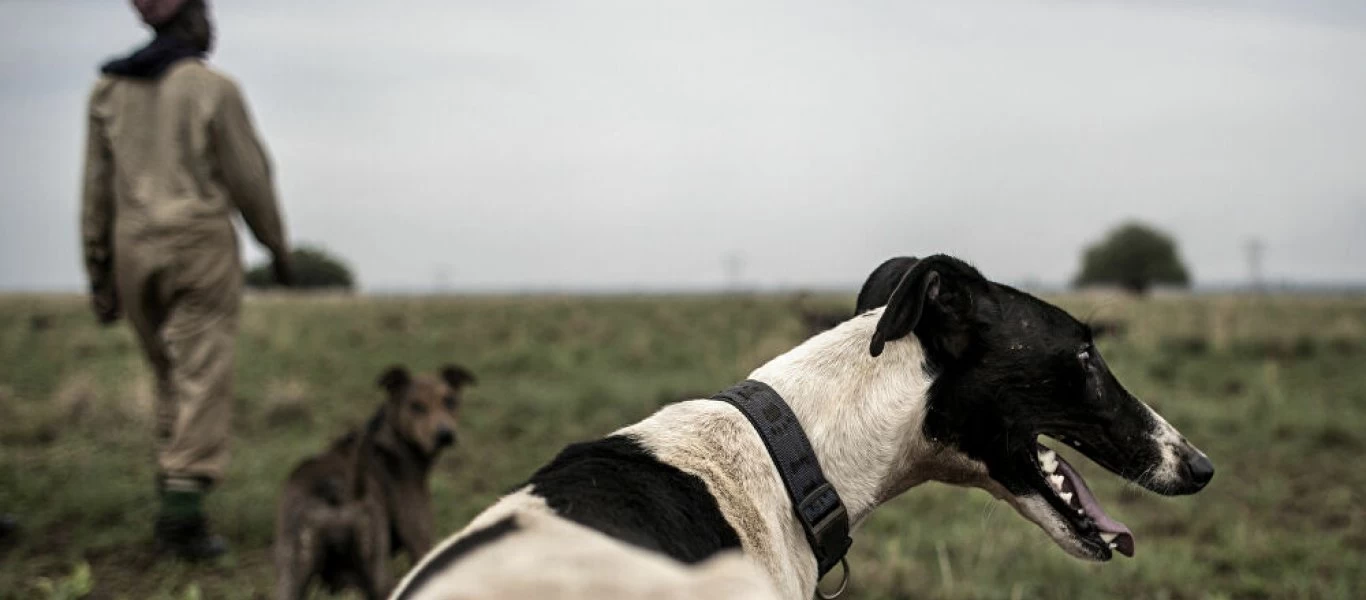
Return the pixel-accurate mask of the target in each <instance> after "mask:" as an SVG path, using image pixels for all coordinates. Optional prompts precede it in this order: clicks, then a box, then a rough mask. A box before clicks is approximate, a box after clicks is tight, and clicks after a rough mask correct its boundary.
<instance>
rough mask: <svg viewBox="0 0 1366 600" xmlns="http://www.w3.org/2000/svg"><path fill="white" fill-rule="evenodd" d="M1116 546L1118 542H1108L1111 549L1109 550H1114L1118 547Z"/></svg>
mask: <svg viewBox="0 0 1366 600" xmlns="http://www.w3.org/2000/svg"><path fill="white" fill-rule="evenodd" d="M1118 547H1119V544H1116V543H1114V542H1110V549H1111V550H1114V549H1115V548H1118Z"/></svg>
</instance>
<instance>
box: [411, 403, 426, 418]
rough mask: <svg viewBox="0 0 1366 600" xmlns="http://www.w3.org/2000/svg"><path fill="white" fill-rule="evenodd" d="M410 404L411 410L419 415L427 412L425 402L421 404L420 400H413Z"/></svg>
mask: <svg viewBox="0 0 1366 600" xmlns="http://www.w3.org/2000/svg"><path fill="white" fill-rule="evenodd" d="M412 406H413V412H415V413H417V414H419V415H425V414H427V405H426V404H423V403H421V402H414V403H413V404H412Z"/></svg>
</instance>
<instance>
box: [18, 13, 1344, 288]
mask: <svg viewBox="0 0 1366 600" xmlns="http://www.w3.org/2000/svg"><path fill="white" fill-rule="evenodd" d="M214 5H215V9H216V13H217V17H218V25H219V32H220V46H219V51H218V52H217V53H216V54H215V55H214V56H213V57H212V62H213V63H214V65H216V66H217V67H218V68H220V69H222V70H224V71H226V72H227V73H229V74H231V75H232V76H233V77H235V78H236V79H237V80H238V81H239V82H241V84H242V86H243V88H244V89H245V91H246V94H247V97H248V100H249V102H250V104H251V106H252V109H253V111H254V113H255V116H256V119H257V121H258V125H259V127H260V129H261V132H262V135H263V136H264V138H265V140H266V142H267V145H268V146H269V148H270V151H271V154H272V156H273V159H274V163H275V166H276V171H277V174H278V186H279V190H280V196H281V199H282V201H283V204H284V209H285V212H286V214H287V220H288V225H289V229H290V232H291V235H292V237H293V238H294V239H295V240H296V241H306V242H315V243H320V244H323V245H325V246H327V247H329V248H331V249H333V250H335V251H337V252H338V253H340V254H341V255H343V256H344V257H345V258H346V259H348V260H349V261H350V262H351V263H352V264H353V266H354V267H355V268H356V269H357V271H358V274H359V277H360V279H361V282H362V284H363V285H364V286H365V287H367V288H370V289H392V288H410V289H426V288H429V287H431V286H433V285H434V284H435V283H437V282H444V283H445V284H447V285H449V286H451V287H453V288H455V289H457V290H458V289H526V288H537V289H545V288H575V289H622V288H633V287H649V288H694V287H715V286H717V285H720V284H722V283H723V282H725V281H726V269H725V266H724V265H725V260H724V257H726V256H728V255H738V256H742V257H743V261H742V268H743V278H744V280H745V281H746V282H748V283H751V284H755V285H762V286H777V285H784V286H803V285H812V286H845V287H848V288H851V289H852V288H854V286H856V285H857V284H858V283H859V282H861V281H862V279H863V277H864V276H866V275H867V273H868V272H869V271H871V270H872V268H873V267H874V266H876V265H877V263H879V262H880V261H881V260H883V259H885V258H887V257H890V256H893V255H897V254H920V255H923V254H928V253H934V252H949V253H952V254H955V255H958V256H960V257H962V258H965V259H968V260H970V261H971V262H974V263H975V264H977V265H978V266H979V267H980V268H981V269H982V270H983V271H984V272H985V273H986V274H987V275H988V276H990V277H992V278H994V279H999V280H1005V281H1016V282H1018V281H1026V280H1037V281H1043V282H1062V281H1065V280H1067V279H1068V278H1070V277H1071V276H1072V274H1073V273H1075V271H1076V269H1077V264H1078V256H1079V254H1080V251H1081V249H1082V247H1083V246H1084V245H1085V244H1087V243H1088V242H1091V241H1094V240H1095V239H1096V238H1098V237H1099V236H1100V235H1102V234H1103V232H1104V231H1105V230H1106V229H1107V228H1108V227H1110V226H1112V225H1114V224H1116V223H1117V222H1120V221H1122V220H1125V219H1129V218H1138V219H1142V220H1144V221H1148V222H1151V223H1153V224H1155V225H1158V226H1159V227H1162V228H1165V229H1167V230H1168V231H1170V232H1171V233H1172V234H1174V235H1175V236H1176V237H1177V238H1178V240H1179V242H1180V245H1181V252H1182V254H1183V255H1184V256H1185V258H1186V259H1187V261H1188V263H1189V264H1190V266H1191V268H1192V271H1193V273H1194V276H1195V277H1196V278H1197V280H1200V281H1206V282H1210V281H1225V282H1227V281H1237V280H1241V279H1244V278H1245V277H1246V273H1247V266H1246V262H1245V259H1244V247H1245V244H1246V242H1247V241H1248V240H1249V239H1250V238H1254V237H1255V238H1260V239H1262V240H1264V241H1265V244H1266V270H1267V272H1268V274H1269V276H1270V277H1273V278H1277V279H1280V278H1288V279H1293V280H1298V281H1305V282H1325V281H1363V280H1366V2H1360V0H1297V1H1291V0H1284V1H1277V2H1272V1H1263V2H1257V1H1248V2H1237V1H1235V0H1226V1H1219V0H1203V1H1193V2H1182V1H1177V0H1170V1H1161V0H1154V1H1140V0H1130V1H1110V2H1103V1H1080V0H1078V1H1054V2H1028V1H1023V0H999V1H986V0H954V1H952V2H950V1H943V2H933V3H917V2H905V1H900V0H888V1H886V2H864V1H856V2H829V1H822V2H794V1H781V2H748V1H745V2H741V1H735V0H725V1H716V2H710V1H697V0H687V1H679V2H672V1H658V0H652V1H648V2H642V1H639V0H621V1H616V2H570V1H554V2H533V1H525V0H524V1H519V2H452V1H446V0H405V1H404V2H401V3H400V2H390V3H383V2H374V1H367V2H359V1H355V0H313V1H302V0H300V1H295V2H274V1H265V0H231V1H220V2H215V3H214ZM399 7H403V8H399ZM146 36H147V34H146V32H144V31H143V30H142V29H141V28H140V26H139V24H138V23H137V21H136V19H135V17H134V16H133V14H132V11H131V9H129V8H128V4H127V3H126V2H121V1H115V0H0V82H3V84H2V87H0V290H15V289H24V290H46V289H80V288H81V287H82V286H83V273H82V270H81V263H80V253H79V242H78V237H77V227H76V223H77V213H78V204H79V198H78V193H77V181H78V178H79V172H80V168H81V165H80V155H81V152H80V148H81V144H82V138H83V136H84V131H83V127H84V125H83V120H82V115H83V111H84V102H85V100H86V94H87V92H88V89H89V86H90V84H91V83H92V82H93V81H94V79H95V72H96V67H97V65H98V64H99V63H100V62H102V61H103V60H105V59H107V58H109V57H111V56H113V55H116V54H120V53H124V52H126V51H128V50H130V49H132V48H133V47H135V46H136V45H137V44H138V43H140V42H141V41H142V40H144V39H145V37H146ZM248 256H249V257H250V258H252V259H256V258H259V257H260V254H259V252H258V251H257V250H256V249H254V248H252V249H251V250H249V251H248Z"/></svg>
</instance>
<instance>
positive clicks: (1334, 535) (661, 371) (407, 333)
mask: <svg viewBox="0 0 1366 600" xmlns="http://www.w3.org/2000/svg"><path fill="white" fill-rule="evenodd" d="M1057 301H1058V302H1060V303H1061V304H1063V305H1064V306H1066V307H1067V308H1069V309H1071V310H1073V311H1074V314H1077V315H1078V316H1080V317H1087V318H1094V319H1096V320H1098V321H1101V320H1103V321H1106V322H1113V323H1118V324H1121V325H1123V326H1124V328H1125V330H1126V331H1125V332H1124V333H1122V334H1120V335H1116V336H1112V337H1108V338H1106V339H1104V340H1102V341H1101V343H1100V346H1101V348H1102V351H1103V352H1104V354H1105V356H1106V359H1107V361H1108V362H1109V363H1110V365H1111V366H1112V368H1113V370H1114V371H1115V373H1116V375H1118V376H1119V378H1120V379H1121V381H1123V382H1124V383H1125V385H1127V386H1128V388H1129V389H1130V390H1131V391H1133V392H1134V393H1135V394H1137V395H1139V396H1140V397H1142V398H1144V399H1146V400H1147V401H1148V402H1149V403H1150V404H1152V405H1154V407H1155V408H1157V409H1158V410H1159V411H1161V412H1162V413H1164V414H1165V415H1166V416H1167V417H1168V419H1169V420H1170V421H1172V423H1173V424H1175V425H1176V426H1177V427H1179V428H1180V429H1181V430H1182V431H1183V433H1185V434H1186V435H1187V436H1188V437H1189V438H1190V439H1191V440H1192V441H1194V442H1195V443H1196V444H1197V445H1199V446H1200V447H1201V448H1202V449H1204V450H1205V451H1206V452H1208V454H1209V455H1210V457H1211V458H1212V459H1213V460H1214V462H1215V464H1216V465H1217V467H1218V474H1217V475H1216V476H1215V479H1214V481H1213V482H1212V483H1211V485H1210V487H1209V488H1208V489H1207V490H1206V491H1205V492H1203V493H1201V494H1200V495H1198V496H1192V497H1183V498H1163V497H1158V496H1155V495H1152V494H1149V493H1147V492H1143V491H1140V490H1137V489H1135V488H1134V487H1133V486H1128V485H1125V484H1124V483H1122V482H1121V481H1120V480H1119V479H1118V478H1116V477H1114V476H1112V475H1110V474H1108V473H1103V472H1102V470H1101V469H1099V468H1097V467H1095V465H1093V464H1091V463H1089V462H1087V461H1086V460H1085V459H1077V458H1075V457H1074V456H1071V455H1069V456H1068V458H1069V459H1070V460H1071V462H1072V463H1073V464H1074V465H1076V464H1080V465H1081V469H1082V471H1083V472H1084V473H1085V474H1086V475H1088V476H1089V480H1090V483H1091V484H1092V485H1093V487H1094V488H1095V489H1096V492H1097V495H1098V496H1099V497H1100V498H1101V500H1102V501H1103V502H1105V504H1106V505H1107V508H1108V509H1109V510H1110V512H1111V513H1112V514H1114V515H1115V516H1116V517H1118V518H1120V519H1122V520H1124V521H1125V522H1127V523H1128V524H1129V525H1130V526H1131V527H1132V528H1133V529H1134V532H1135V537H1136V539H1137V542H1138V549H1137V556H1136V557H1135V558H1134V559H1127V560H1126V559H1124V558H1122V557H1118V558H1116V560H1115V561H1113V562H1111V563H1109V564H1105V565H1096V564H1089V563H1082V562H1078V561H1076V560H1074V559H1071V558H1069V557H1067V556H1065V555H1064V554H1063V552H1062V551H1061V550H1059V549H1058V548H1056V547H1055V546H1054V545H1053V544H1052V542H1050V541H1049V540H1048V539H1047V537H1046V536H1045V535H1044V534H1043V532H1041V531H1039V530H1038V529H1037V528H1035V527H1034V526H1033V525H1030V524H1028V523H1026V522H1025V521H1024V520H1023V519H1021V518H1020V517H1018V516H1017V515H1016V514H1015V513H1014V512H1013V511H1012V510H1010V509H1009V508H1008V507H1006V506H1005V505H1004V504H1001V503H997V502H994V501H992V500H991V498H990V497H989V496H987V495H986V494H985V493H982V492H979V491H975V490H965V489H959V488H951V487H948V486H942V485H936V484H931V485H926V486H922V487H919V488H916V489H913V490H911V491H910V492H909V493H907V494H906V495H904V496H903V497H901V498H899V499H898V500H896V501H895V502H893V503H891V504H890V505H888V506H886V507H884V508H882V509H881V510H880V511H879V512H878V513H876V514H875V515H874V517H873V518H872V519H870V521H869V522H868V523H866V524H865V526H864V527H863V528H862V529H861V530H860V531H859V532H857V533H856V535H855V544H854V548H853V551H852V553H851V555H850V564H851V566H852V570H853V575H854V587H853V589H852V591H851V593H850V595H849V596H848V597H851V598H862V599H874V598H1003V599H1005V598H1102V597H1113V598H1154V599H1159V598H1162V599H1167V598H1170V599H1178V598H1358V597H1363V596H1366V466H1363V462H1362V458H1363V454H1364V452H1363V451H1364V450H1366V298H1342V299H1328V298H1245V299H1238V298H1223V297H1212V298H1175V297H1173V298H1153V299H1149V300H1144V301H1135V300H1128V299H1123V298H1091V297H1066V298H1059V299H1057ZM807 302H808V304H809V305H812V306H824V307H826V308H829V309H840V308H845V309H847V308H848V307H850V306H852V298H815V299H808V301H807ZM808 333H809V332H808V330H807V326H806V325H804V322H803V319H802V317H801V314H800V313H799V311H798V310H796V308H795V305H794V303H793V301H792V299H791V298H790V297H786V296H771V297H766V296H759V297H720V296H715V297H707V296H696V297H659V298H609V297H593V298H578V297H563V298H561V297H527V298H520V297H519V298H493V297H478V298H440V299H415V298H414V299H367V298H350V297H302V298H291V297H258V298H252V299H250V300H249V301H248V302H247V304H246V306H245V308H244V315H243V321H242V327H241V336H240V342H239V346H238V356H239V359H238V386H237V396H238V401H237V404H236V418H235V425H236V436H237V437H236V442H235V450H234V461H233V463H232V468H231V471H230V473H229V476H228V478H227V480H226V482H225V484H224V485H223V486H222V488H221V490H219V491H218V492H216V493H215V494H213V495H212V497H211V500H210V502H209V508H210V510H211V511H212V514H213V516H214V518H215V519H216V525H217V526H218V528H219V530H220V531H221V532H222V533H224V534H225V535H226V536H227V537H228V538H229V539H230V540H231V542H232V543H233V545H234V552H233V553H232V555H231V556H230V558H228V559H226V560H223V561H221V562H219V563H216V564H213V565H206V566H189V565H183V564H174V563H171V564H162V563H159V562H157V561H156V560H155V559H154V558H153V556H152V555H151V553H150V543H149V538H150V523H151V520H152V517H153V514H154V511H155V504H154V491H153V486H152V478H153V472H152V468H151V460H150V457H151V435H150V430H151V425H150V419H149V414H150V407H151V383H150V379H149V377H148V375H147V370H146V368H145V367H144V366H143V364H142V362H141V358H140V356H139V354H138V352H137V349H136V346H135V343H134V340H133V338H132V336H131V334H130V332H129V331H128V329H127V327H126V326H120V327H116V328H111V329H101V328H99V327H97V326H96V325H95V324H94V323H93V321H92V319H91V318H90V316H89V315H88V314H87V312H86V310H85V306H84V302H83V300H82V299H80V298H74V297H0V512H11V513H16V514H18V515H19V516H20V517H21V519H22V522H23V530H22V534H21V535H20V536H19V537H18V538H17V539H13V540H9V541H6V542H4V543H3V547H0V598H4V599H8V598H46V597H59V598H76V597H87V598H127V599H135V600H141V599H154V598H209V599H217V598H225V599H235V598H265V597H266V593H267V590H269V589H270V584H271V581H272V577H273V575H272V571H271V568H270V565H269V554H268V551H267V549H268V547H269V544H270V542H271V536H272V527H273V524H272V518H273V511H274V503H275V497H276V494H277V492H278V490H279V484H280V483H281V481H282V480H283V478H284V476H285V475H286V473H287V472H288V471H289V469H291V468H292V466H293V464H294V463H295V462H297V461H298V460H299V459H301V458H302V457H304V456H306V455H308V454H310V453H312V452H315V451H317V450H319V449H320V448H322V447H323V446H324V445H325V444H326V443H327V442H328V441H329V440H330V439H331V438H333V437H335V436H337V435H339V434H340V433H342V432H343V431H344V430H345V429H346V428H347V427H350V426H354V425H356V424H358V423H360V422H361V421H362V420H363V419H364V418H365V417H366V416H368V415H369V414H370V412H371V411H372V410H373V409H374V407H375V406H376V405H377V403H378V402H379V401H380V395H379V393H378V391H377V390H376V389H375V388H374V383H373V382H374V379H375V377H376V375H377V374H378V373H379V372H380V371H381V370H382V369H383V368H384V367H385V366H387V365H389V364H392V363H396V362H401V363H406V364H408V365H409V366H411V367H412V368H414V369H424V370H425V369H433V368H436V367H437V366H439V365H440V364H442V363H444V362H447V361H455V362H459V363H461V364H464V365H466V366H468V367H469V368H470V369H471V370H472V371H473V372H475V373H476V374H477V375H478V376H479V378H480V385H479V386H478V387H477V388H474V391H473V393H472V394H471V395H469V396H467V401H466V404H465V408H464V412H463V415H462V423H461V431H460V435H461V440H462V443H461V445H460V446H458V447H457V448H456V449H455V450H454V451H453V452H450V453H449V454H448V455H446V456H445V458H444V459H443V460H442V461H441V463H440V465H439V467H438V470H437V472H436V473H435V474H434V476H433V478H434V481H433V489H434V494H435V497H436V506H437V521H438V523H439V524H440V528H441V529H442V530H443V531H451V530H454V529H456V528H458V527H459V526H460V525H461V524H463V523H464V522H465V521H466V520H467V519H469V518H470V517H471V516H472V515H474V514H475V513H476V512H478V511H479V510H480V509H481V508H483V507H484V506H486V505H488V504H489V503H490V502H492V501H493V500H494V499H495V498H497V497H498V495H499V494H500V493H501V492H503V491H505V490H507V489H508V488H509V487H510V486H512V485H514V484H516V483H518V482H519V481H520V480H522V479H523V478H525V477H526V476H527V475H528V474H529V473H530V472H531V471H532V470H533V469H534V468H535V467H536V466H538V465H540V464H541V463H543V462H544V461H546V460H547V459H548V458H550V457H551V456H552V455H553V454H554V453H555V452H556V451H557V450H558V449H559V448H560V447H561V446H563V445H564V444H566V443H568V442H571V441H574V440H581V439H585V438H591V437H596V436H600V435H602V434H605V433H607V432H609V431H611V430H613V429H615V428H617V427H619V426H621V425H623V424H625V423H629V422H631V421H634V420H637V419H640V418H642V417H644V416H646V415H648V414H649V413H650V412H652V411H653V410H654V409H656V408H657V407H659V406H660V405H661V404H664V403H667V402H670V401H673V400H676V399H680V398H686V397H695V396H700V395H707V394H710V393H711V392H713V391H715V390H717V389H719V388H722V387H725V386H726V385H728V384H730V383H732V382H734V381H736V380H737V379H740V378H743V377H744V375H745V374H746V373H748V371H750V370H751V369H753V368H754V367H756V366H758V365H760V364H762V363H763V362H764V361H766V360H767V359H769V358H771V357H773V356H775V355H777V354H779V353H781V352H782V351H784V350H786V349H787V348H789V347H791V346H792V345H794V344H796V343H797V342H799V341H801V340H802V339H803V338H804V337H805V336H806V335H808ZM87 569H88V570H87Z"/></svg>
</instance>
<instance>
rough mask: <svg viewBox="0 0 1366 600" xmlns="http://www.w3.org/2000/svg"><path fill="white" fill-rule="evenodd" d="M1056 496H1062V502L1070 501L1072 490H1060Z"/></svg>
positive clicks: (1069, 502)
mask: <svg viewBox="0 0 1366 600" xmlns="http://www.w3.org/2000/svg"><path fill="white" fill-rule="evenodd" d="M1058 497H1059V498H1062V501H1063V502H1066V503H1068V504H1071V503H1072V492H1062V493H1060V494H1058Z"/></svg>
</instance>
